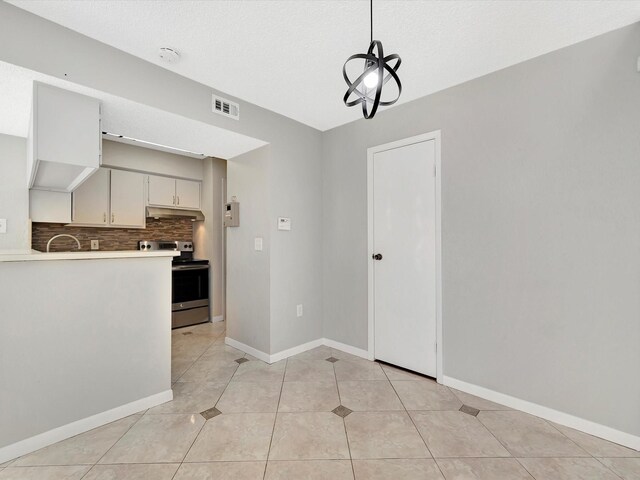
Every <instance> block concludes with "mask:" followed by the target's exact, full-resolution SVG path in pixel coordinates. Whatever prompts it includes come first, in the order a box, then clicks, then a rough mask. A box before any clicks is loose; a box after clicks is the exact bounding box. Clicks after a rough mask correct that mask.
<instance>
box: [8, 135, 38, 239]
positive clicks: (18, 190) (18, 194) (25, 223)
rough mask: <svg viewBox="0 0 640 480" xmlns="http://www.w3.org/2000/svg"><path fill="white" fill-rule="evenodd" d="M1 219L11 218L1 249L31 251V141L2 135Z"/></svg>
mask: <svg viewBox="0 0 640 480" xmlns="http://www.w3.org/2000/svg"><path fill="white" fill-rule="evenodd" d="M0 218H5V219H7V233H4V234H3V233H0V250H29V249H30V248H31V235H30V226H31V224H30V222H29V190H28V189H27V142H26V140H25V139H24V138H20V137H13V136H11V135H2V134H0Z"/></svg>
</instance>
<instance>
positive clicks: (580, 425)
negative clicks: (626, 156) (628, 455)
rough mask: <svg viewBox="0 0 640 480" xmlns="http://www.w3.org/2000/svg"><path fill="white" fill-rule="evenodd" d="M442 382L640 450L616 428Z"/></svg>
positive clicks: (491, 392) (466, 385)
mask: <svg viewBox="0 0 640 480" xmlns="http://www.w3.org/2000/svg"><path fill="white" fill-rule="evenodd" d="M442 380H443V382H442V383H444V385H446V386H448V387H451V388H455V389H456V390H461V391H463V392H466V393H470V394H472V395H475V396H477V397H480V398H484V399H486V400H490V401H492V402H495V403H500V404H502V405H505V406H507V407H510V408H514V409H516V410H520V411H523V412H526V413H530V414H531V415H535V416H536V417H540V418H544V419H545V420H549V421H551V422H555V423H559V424H560V425H564V426H567V427H570V428H574V429H576V430H580V431H581V432H584V433H588V434H590V435H593V436H596V437H600V438H603V439H605V440H609V441H610V442H614V443H617V444H619V445H624V446H625V447H629V448H633V449H634V450H640V437H637V436H635V435H632V434H630V433H626V432H622V431H620V430H616V429H615V428H611V427H607V426H606V425H601V424H599V423H595V422H592V421H590V420H585V419H584V418H579V417H575V416H573V415H570V414H568V413H564V412H560V411H558V410H554V409H553V408H549V407H544V406H542V405H538V404H537V403H532V402H529V401H527V400H521V399H519V398H516V397H512V396H510V395H506V394H504V393H500V392H496V391H494V390H489V389H488V388H484V387H479V386H478V385H474V384H472V383H467V382H464V381H462V380H458V379H455V378H451V377H447V376H446V375H445V376H444V377H443V378H442Z"/></svg>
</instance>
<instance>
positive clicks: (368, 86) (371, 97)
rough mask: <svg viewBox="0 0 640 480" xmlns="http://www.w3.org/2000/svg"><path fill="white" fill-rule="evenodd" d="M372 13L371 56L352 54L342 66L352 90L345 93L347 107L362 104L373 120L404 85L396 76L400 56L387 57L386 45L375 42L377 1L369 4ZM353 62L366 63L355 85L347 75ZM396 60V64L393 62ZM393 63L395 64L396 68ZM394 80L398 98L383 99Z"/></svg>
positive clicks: (378, 41) (392, 101)
mask: <svg viewBox="0 0 640 480" xmlns="http://www.w3.org/2000/svg"><path fill="white" fill-rule="evenodd" d="M369 8H370V14H371V43H370V44H369V50H367V53H356V54H355V55H351V56H350V57H349V58H348V59H347V61H346V62H344V66H343V67H342V75H343V76H344V80H345V81H346V82H347V85H348V86H349V88H348V89H347V93H345V94H344V98H343V100H344V104H345V105H346V106H347V107H354V106H356V105H362V114H363V115H364V118H367V119H368V118H373V116H374V115H375V114H376V112H377V111H378V107H379V106H380V105H382V106H388V105H393V104H394V103H396V102H397V101H398V99H399V98H400V94H401V93H402V83H400V78H399V77H398V74H397V73H396V72H397V71H398V68H399V67H400V63H401V62H402V60H401V59H400V55H398V54H397V53H393V54H391V55H387V56H386V57H385V56H384V53H383V50H382V42H381V41H380V40H374V39H373V0H370V2H369ZM352 60H364V69H363V71H362V73H361V74H360V75H359V76H358V78H356V79H355V80H354V81H353V82H352V81H351V80H350V79H349V75H348V74H347V64H348V63H349V62H351V61H352ZM394 61H395V63H393V62H394ZM392 63H393V65H392ZM391 79H393V80H394V81H395V82H396V85H397V86H398V95H397V96H396V98H394V99H393V100H382V98H381V97H382V87H383V86H384V85H385V84H386V83H387V82H388V81H389V80H391Z"/></svg>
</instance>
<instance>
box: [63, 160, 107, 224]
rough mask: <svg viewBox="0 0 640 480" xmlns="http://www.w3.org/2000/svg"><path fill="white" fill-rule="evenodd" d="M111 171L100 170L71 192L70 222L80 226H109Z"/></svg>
mask: <svg viewBox="0 0 640 480" xmlns="http://www.w3.org/2000/svg"><path fill="white" fill-rule="evenodd" d="M110 176H111V170H109V169H108V168H101V169H99V170H98V171H97V172H96V173H94V174H93V175H92V176H91V177H89V178H88V179H87V180H86V181H85V182H84V183H83V184H82V185H80V186H79V187H78V188H76V190H75V191H74V192H73V198H72V222H73V223H79V224H82V225H95V226H100V227H103V226H107V225H108V224H109V189H110V187H109V183H110V181H109V179H110Z"/></svg>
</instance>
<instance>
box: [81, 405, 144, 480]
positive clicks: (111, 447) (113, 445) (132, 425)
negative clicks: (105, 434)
mask: <svg viewBox="0 0 640 480" xmlns="http://www.w3.org/2000/svg"><path fill="white" fill-rule="evenodd" d="M148 411H149V409H148V408H147V409H146V410H145V411H144V413H143V414H142V415H140V418H138V419H137V420H136V421H135V422H133V423H132V424H131V425H130V426H129V428H127V430H126V431H125V432H124V433H123V434H122V435H120V437H118V439H117V440H116V441H115V442H113V444H112V445H111V446H110V447H109V448H108V449H107V451H106V452H104V453H103V454H102V455H101V456H100V458H99V459H98V460H97V461H96V462H95V463H94V464H93V465H91V467H89V470H87V471H86V472H85V474H84V475H82V477H80V480H82V479H83V478H84V477H86V476H87V475H88V474H89V472H90V471H91V470H93V468H94V467H95V466H96V465H98V464H99V463H100V460H102V459H103V458H104V457H106V456H107V454H108V453H109V452H110V451H111V450H112V449H113V447H115V446H116V444H117V443H118V442H119V441H120V440H122V439H123V438H124V436H125V435H126V434H127V433H129V431H130V430H131V429H132V428H133V427H134V426H136V425H137V424H138V422H139V421H140V420H142V417H144V414H145V413H147V412H148ZM138 413H139V412H138ZM134 415H137V413H134ZM124 418H127V417H124ZM121 420H122V419H121ZM117 421H118V420H116V422H117ZM107 425H108V424H107ZM103 426H104V425H103ZM98 428H100V427H98ZM89 431H91V430H89Z"/></svg>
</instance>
